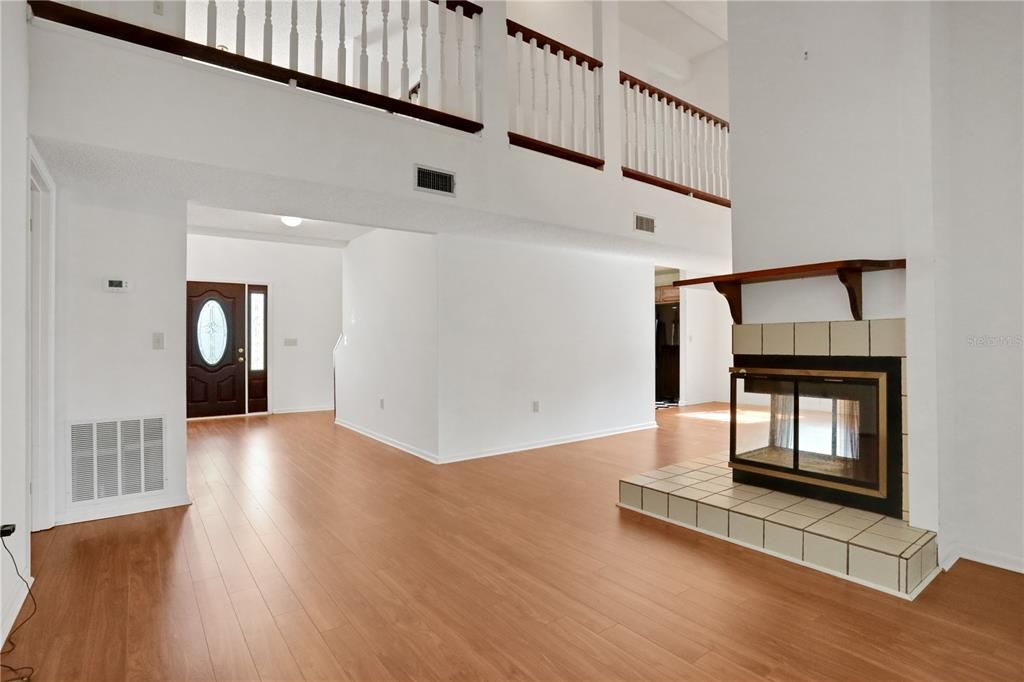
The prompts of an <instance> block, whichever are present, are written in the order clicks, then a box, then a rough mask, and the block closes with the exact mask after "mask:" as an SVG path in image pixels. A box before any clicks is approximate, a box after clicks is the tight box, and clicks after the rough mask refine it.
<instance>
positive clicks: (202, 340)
mask: <svg viewBox="0 0 1024 682" xmlns="http://www.w3.org/2000/svg"><path fill="white" fill-rule="evenodd" d="M196 341H197V342H198V344H199V354H200V355H201V356H203V362H205V363H206V364H208V365H210V366H211V367H212V366H213V365H216V364H217V363H218V362H220V361H221V359H222V358H223V357H224V351H226V350H227V348H228V320H227V318H226V317H225V316H224V308H222V307H221V305H220V303H218V302H217V301H214V300H212V299H211V300H209V301H207V302H206V303H204V304H203V307H202V308H200V309H199V320H198V321H197V322H196Z"/></svg>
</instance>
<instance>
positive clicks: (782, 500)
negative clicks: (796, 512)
mask: <svg viewBox="0 0 1024 682" xmlns="http://www.w3.org/2000/svg"><path fill="white" fill-rule="evenodd" d="M804 499H806V498H803V497H797V496H796V495H790V494H789V493H779V492H775V493H768V494H767V495H765V496H764V497H759V498H757V504H760V505H764V506H765V507H774V508H775V509H786V508H787V507H792V506H793V505H794V504H797V503H798V502H803V501H804Z"/></svg>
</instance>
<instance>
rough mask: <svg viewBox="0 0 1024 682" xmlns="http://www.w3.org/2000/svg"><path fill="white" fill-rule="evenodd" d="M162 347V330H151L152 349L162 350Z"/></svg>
mask: <svg viewBox="0 0 1024 682" xmlns="http://www.w3.org/2000/svg"><path fill="white" fill-rule="evenodd" d="M163 349H164V333H163V332H153V350H163Z"/></svg>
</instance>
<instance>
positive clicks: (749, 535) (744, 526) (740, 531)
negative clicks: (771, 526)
mask: <svg viewBox="0 0 1024 682" xmlns="http://www.w3.org/2000/svg"><path fill="white" fill-rule="evenodd" d="M729 537H731V538H732V539H733V540H739V541H740V542H745V543H747V544H748V545H754V546H755V547H764V519H755V518H753V517H750V516H747V515H745V514H737V513H736V512H734V511H732V512H729Z"/></svg>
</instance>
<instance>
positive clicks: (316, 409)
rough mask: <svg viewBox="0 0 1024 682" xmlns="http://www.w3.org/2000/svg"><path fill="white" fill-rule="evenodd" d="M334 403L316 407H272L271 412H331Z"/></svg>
mask: <svg viewBox="0 0 1024 682" xmlns="http://www.w3.org/2000/svg"><path fill="white" fill-rule="evenodd" d="M333 411H334V405H324V406H316V407H288V408H285V409H283V410H281V409H278V408H276V407H275V408H274V409H273V411H272V412H271V414H295V413H297V412H333Z"/></svg>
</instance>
